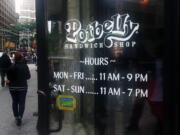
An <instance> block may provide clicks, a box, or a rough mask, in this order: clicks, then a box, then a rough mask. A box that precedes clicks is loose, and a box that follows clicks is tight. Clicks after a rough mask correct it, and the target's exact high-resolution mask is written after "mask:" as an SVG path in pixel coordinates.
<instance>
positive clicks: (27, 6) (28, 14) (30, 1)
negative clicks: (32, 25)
mask: <svg viewBox="0 0 180 135" xmlns="http://www.w3.org/2000/svg"><path fill="white" fill-rule="evenodd" d="M35 20H36V19H35V0H23V1H22V3H21V5H20V10H19V22H20V23H22V22H32V21H35Z"/></svg>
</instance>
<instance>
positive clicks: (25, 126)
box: [0, 64, 37, 135]
mask: <svg viewBox="0 0 180 135" xmlns="http://www.w3.org/2000/svg"><path fill="white" fill-rule="evenodd" d="M28 66H29V69H30V71H31V79H30V80H29V81H28V84H29V89H28V93H27V97H26V109H25V112H24V118H23V122H22V126H21V127H20V128H19V127H17V126H16V124H15V120H14V117H13V113H12V108H11V106H12V105H11V104H12V103H11V102H12V101H11V97H10V94H9V90H8V87H4V88H2V87H1V86H0V135H37V132H36V122H37V117H34V116H33V113H34V112H37V94H36V91H37V72H36V67H35V65H34V64H30V65H28Z"/></svg>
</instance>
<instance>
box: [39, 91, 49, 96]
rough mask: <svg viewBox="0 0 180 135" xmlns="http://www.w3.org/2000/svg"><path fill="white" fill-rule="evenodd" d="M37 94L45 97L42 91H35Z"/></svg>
mask: <svg viewBox="0 0 180 135" xmlns="http://www.w3.org/2000/svg"><path fill="white" fill-rule="evenodd" d="M37 94H39V95H43V96H47V95H46V93H45V92H44V91H42V90H38V91H37Z"/></svg>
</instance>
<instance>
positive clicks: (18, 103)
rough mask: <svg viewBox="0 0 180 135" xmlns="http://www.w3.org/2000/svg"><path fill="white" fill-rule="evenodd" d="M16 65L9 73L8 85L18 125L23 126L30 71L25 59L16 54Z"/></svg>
mask: <svg viewBox="0 0 180 135" xmlns="http://www.w3.org/2000/svg"><path fill="white" fill-rule="evenodd" d="M14 61H15V63H14V64H13V65H12V66H11V67H10V68H9V70H8V72H7V79H8V80H7V83H9V91H10V94H11V97H12V109H13V114H14V117H15V120H16V125H17V126H21V123H22V118H23V114H24V110H25V100H26V94H27V89H28V85H27V80H28V79H30V77H31V75H30V71H29V68H28V66H27V64H26V63H25V62H24V58H23V56H22V55H20V54H15V59H14Z"/></svg>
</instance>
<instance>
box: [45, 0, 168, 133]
mask: <svg viewBox="0 0 180 135" xmlns="http://www.w3.org/2000/svg"><path fill="white" fill-rule="evenodd" d="M47 5H48V7H47V9H48V13H47V14H48V23H47V24H48V55H49V56H48V61H49V76H50V79H49V86H50V88H51V111H50V121H49V122H50V129H51V130H52V131H54V132H52V133H51V134H52V135H129V134H131V135H136V134H141V135H152V134H153V135H160V134H163V122H164V113H165V112H164V102H163V91H164V90H163V89H164V88H163V76H162V69H163V66H164V65H163V56H164V50H165V45H164V44H165V42H164V41H165V40H164V39H165V37H164V31H165V26H164V1H163V0H68V1H66V0H59V1H58V0H49V1H48V4H47Z"/></svg>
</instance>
